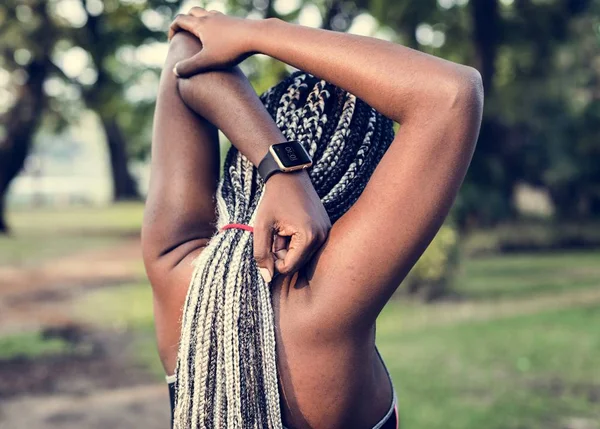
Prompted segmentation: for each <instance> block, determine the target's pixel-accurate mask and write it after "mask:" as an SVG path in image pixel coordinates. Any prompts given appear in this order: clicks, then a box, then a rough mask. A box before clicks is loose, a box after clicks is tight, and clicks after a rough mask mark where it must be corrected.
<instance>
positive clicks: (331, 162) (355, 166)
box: [174, 71, 394, 429]
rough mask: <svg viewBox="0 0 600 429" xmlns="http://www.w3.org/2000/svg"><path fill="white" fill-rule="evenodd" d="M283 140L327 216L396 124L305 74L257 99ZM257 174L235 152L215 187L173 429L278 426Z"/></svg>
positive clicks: (185, 323)
mask: <svg viewBox="0 0 600 429" xmlns="http://www.w3.org/2000/svg"><path fill="white" fill-rule="evenodd" d="M260 99H261V101H262V102H263V104H264V105H265V107H266V109H267V110H268V112H269V113H270V115H271V116H272V117H273V119H274V120H275V123H276V124H277V126H278V127H279V129H280V130H281V132H282V133H283V135H284V137H285V138H286V139H287V140H297V141H299V142H300V143H301V144H302V145H303V146H304V148H305V149H306V150H307V151H308V153H309V154H310V155H311V157H312V159H313V166H312V167H310V168H309V169H308V173H309V176H310V178H311V181H312V183H313V185H314V188H315V190H316V192H317V194H318V195H319V197H320V198H321V201H322V203H323V205H324V207H325V209H326V211H327V213H328V215H329V217H330V220H331V222H332V223H333V222H335V221H336V220H338V219H339V218H340V217H341V216H342V215H343V214H344V213H345V212H346V211H347V210H348V209H349V208H350V207H351V206H352V205H353V204H354V203H355V202H356V200H357V199H358V197H359V195H360V194H361V192H362V191H363V189H364V188H365V186H366V184H367V182H368V180H369V178H370V176H371V174H372V173H373V171H374V169H375V167H376V166H377V164H378V163H379V161H380V160H381V158H382V157H383V155H384V153H385V151H386V150H387V148H388V147H389V145H390V143H391V142H392V140H393V137H394V131H393V128H392V126H393V122H392V121H391V120H390V119H389V118H386V117H385V116H383V115H382V114H381V113H379V112H377V111H376V110H375V109H373V108H372V107H370V106H369V105H368V104H366V103H365V102H364V101H362V100H361V99H359V98H357V97H356V96H354V95H352V94H350V93H348V92H347V91H345V90H343V89H341V88H339V87H336V86H334V85H333V84H331V83H329V82H327V81H325V80H321V79H318V78H316V77H315V76H313V75H311V74H308V73H306V72H303V71H295V72H294V73H292V74H291V75H289V76H288V77H287V78H285V79H283V80H282V81H280V82H279V83H278V84H277V85H275V86H273V87H271V88H270V89H268V90H267V91H266V92H264V93H263V94H262V95H261V96H260ZM263 185H264V182H263V181H262V179H261V177H260V176H259V175H258V172H257V169H256V168H255V167H254V166H253V165H252V163H250V161H248V159H247V158H246V157H245V156H244V155H242V154H241V153H240V152H239V151H238V150H237V149H236V148H235V147H231V149H230V150H229V152H228V153H227V156H226V159H225V167H224V174H223V177H222V178H221V180H220V181H219V184H218V189H217V196H216V199H217V212H218V220H217V230H218V232H217V233H215V235H214V236H213V237H212V238H211V240H210V241H209V243H208V244H207V246H206V248H205V249H204V250H203V251H202V252H201V254H200V255H199V257H198V258H197V259H196V260H195V261H194V264H195V269H194V273H193V275H192V279H191V283H190V287H189V290H188V294H187V297H186V301H185V305H184V310H183V316H182V332H181V338H180V344H179V351H178V356H177V367H176V384H175V390H176V395H175V410H174V428H176V429H195V428H229V429H236V428H240V429H246V428H253V429H254V428H259V429H263V428H276V429H280V428H282V422H281V411H280V402H279V390H278V383H277V380H278V377H277V367H276V350H275V332H274V320H273V309H272V307H271V299H270V292H269V287H268V285H267V283H266V282H265V281H264V279H263V278H262V276H261V275H260V273H259V271H258V267H257V265H256V262H255V261H254V257H253V241H252V239H253V237H252V234H249V233H248V232H247V231H244V230H241V229H225V230H223V231H221V227H222V226H224V225H226V224H228V223H242V224H243V223H245V224H250V225H252V224H254V218H255V215H256V211H257V210H256V209H257V207H258V205H259V202H260V199H261V196H262V194H263Z"/></svg>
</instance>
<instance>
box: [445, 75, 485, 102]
mask: <svg viewBox="0 0 600 429" xmlns="http://www.w3.org/2000/svg"><path fill="white" fill-rule="evenodd" d="M450 87H451V94H450V97H449V99H450V100H451V104H450V107H451V108H452V109H453V110H456V109H458V110H460V111H464V110H465V109H468V110H475V111H476V112H479V113H480V112H481V110H482V108H483V80H482V78H481V74H480V73H479V71H478V70H477V69H475V68H473V67H469V66H460V67H459V69H458V72H457V74H456V76H455V77H454V78H453V84H452V85H450Z"/></svg>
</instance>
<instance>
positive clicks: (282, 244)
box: [273, 234, 290, 252]
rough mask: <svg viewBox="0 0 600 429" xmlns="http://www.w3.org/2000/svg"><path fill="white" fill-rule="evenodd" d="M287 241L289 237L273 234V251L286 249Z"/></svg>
mask: <svg viewBox="0 0 600 429" xmlns="http://www.w3.org/2000/svg"><path fill="white" fill-rule="evenodd" d="M289 242H290V239H289V237H286V236H284V235H279V234H275V237H274V238H273V252H278V251H279V250H282V249H287V247H288V244H289Z"/></svg>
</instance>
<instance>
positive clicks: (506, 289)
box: [456, 250, 600, 299]
mask: <svg viewBox="0 0 600 429" xmlns="http://www.w3.org/2000/svg"><path fill="white" fill-rule="evenodd" d="M456 284H457V287H456V288H457V291H458V292H459V293H461V294H462V295H464V296H465V297H467V298H469V299H499V298H517V297H527V296H533V295H536V294H541V293H557V292H564V291H570V290H574V289H578V288H591V287H597V286H598V285H600V251H598V250H596V251H590V252H569V253H565V254H559V253H550V254H520V255H497V256H490V257H485V258H476V259H472V260H468V261H467V262H466V263H465V264H464V266H463V269H462V272H461V273H460V274H459V277H458V279H457V281H456Z"/></svg>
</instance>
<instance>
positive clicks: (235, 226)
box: [221, 223, 254, 232]
mask: <svg viewBox="0 0 600 429" xmlns="http://www.w3.org/2000/svg"><path fill="white" fill-rule="evenodd" d="M226 229H243V230H244V231H249V232H254V228H252V227H251V226H250V225H245V224H243V223H228V224H227V225H225V226H223V227H222V228H221V231H225V230H226Z"/></svg>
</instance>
